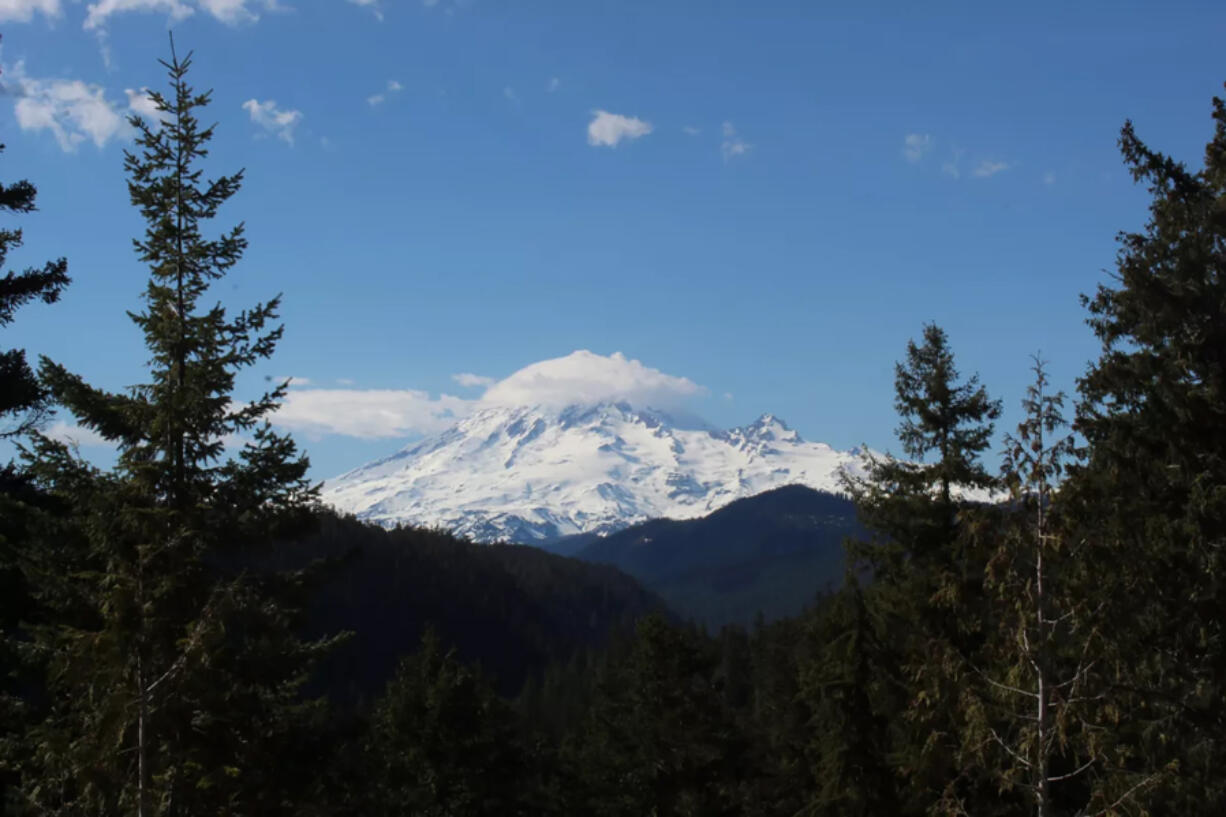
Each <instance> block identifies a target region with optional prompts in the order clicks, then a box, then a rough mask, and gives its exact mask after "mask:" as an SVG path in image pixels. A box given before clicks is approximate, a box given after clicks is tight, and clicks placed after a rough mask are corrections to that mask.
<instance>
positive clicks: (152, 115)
mask: <svg viewBox="0 0 1226 817" xmlns="http://www.w3.org/2000/svg"><path fill="white" fill-rule="evenodd" d="M124 93H125V94H127V95H128V110H130V111H131V112H132V113H134V114H136V115H137V116H142V117H144V118H145V119H149V120H151V121H154V122H156V121H158V120H159V119H162V118H163V117H164V116H165V114H164V113H163V112H162V111H159V110H158V107H157V103H155V102H154V101H153V100H152V99H150V98H149V89H148V88H141V89H140V90H139V91H133V90H132V89H131V88H125V89H124Z"/></svg>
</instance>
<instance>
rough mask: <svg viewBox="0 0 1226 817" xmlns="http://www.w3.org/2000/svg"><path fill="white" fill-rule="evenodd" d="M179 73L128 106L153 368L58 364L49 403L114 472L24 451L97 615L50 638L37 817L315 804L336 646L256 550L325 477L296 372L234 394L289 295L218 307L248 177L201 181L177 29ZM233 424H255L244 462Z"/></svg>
mask: <svg viewBox="0 0 1226 817" xmlns="http://www.w3.org/2000/svg"><path fill="white" fill-rule="evenodd" d="M163 65H164V66H165V67H166V69H167V72H168V74H169V78H170V85H171V92H170V94H168V95H165V96H164V95H162V94H160V93H156V92H155V93H152V94H151V99H152V100H153V102H154V103H155V105H156V107H157V109H158V112H159V120H158V122H157V123H156V124H149V123H147V122H145V121H143V120H141V119H139V118H137V117H132V118H131V119H130V120H129V121H130V123H131V124H132V126H133V127H134V128H135V129H136V130H137V134H138V135H137V140H136V144H137V146H138V148H139V152H138V153H128V154H126V156H125V167H126V168H127V171H128V177H129V182H128V190H129V195H130V198H131V201H132V203H133V204H134V205H136V206H137V207H138V208H139V210H140V211H141V214H142V215H143V216H144V218H145V221H146V223H147V229H146V232H145V234H144V236H143V237H142V238H140V239H137V240H135V241H134V246H135V249H136V251H137V255H138V257H139V258H140V260H141V261H142V262H143V263H145V264H147V265H148V266H149V269H150V280H149V284H148V287H147V288H146V290H145V292H144V296H143V302H144V303H143V308H142V309H141V310H140V311H139V312H136V313H133V314H132V318H133V321H134V322H135V323H136V324H137V326H138V327H140V329H141V330H142V332H143V333H144V336H145V342H146V346H147V348H148V349H149V352H150V364H149V365H150V382H149V383H147V384H145V385H141V386H136V387H133V388H132V389H131V390H130V391H129V392H128V393H125V394H112V393H108V392H105V391H102V390H99V389H96V388H93V387H91V386H89V385H88V384H86V383H85V382H84V381H83V380H82V379H81V378H80V377H78V376H76V375H73V374H70V373H69V372H67V371H66V370H64V369H63V368H62V367H60V366H57V365H55V364H52V363H50V362H48V361H44V363H43V367H42V374H43V376H44V379H45V381H46V382H47V383H48V384H49V386H50V388H51V391H52V393H53V394H54V396H55V398H56V399H57V400H58V401H60V402H61V403H63V404H64V405H65V406H66V407H67V408H69V409H70V410H71V411H72V412H73V414H74V415H76V417H77V418H78V421H79V422H80V423H81V424H82V425H84V426H86V427H88V428H92V429H94V430H96V431H97V432H99V433H100V434H101V435H102V436H104V437H106V438H107V439H109V440H111V441H113V442H114V443H115V444H116V445H117V446H118V449H119V456H118V463H117V465H116V467H115V469H114V471H113V472H109V473H99V472H97V471H95V470H94V469H92V468H90V467H89V466H88V465H86V464H85V463H83V462H81V461H80V460H78V459H77V458H76V457H75V456H74V455H73V453H72V452H70V451H69V450H67V449H66V448H65V447H64V446H62V445H59V444H57V443H55V442H53V441H51V440H48V439H45V438H44V439H41V440H39V442H38V444H37V447H36V450H35V451H34V452H33V454H32V458H31V461H30V462H31V467H32V470H33V473H34V474H35V476H36V478H37V479H38V481H39V484H40V485H41V487H43V488H44V489H45V490H47V491H48V492H49V493H50V494H51V495H52V496H53V497H55V499H56V500H57V501H60V502H62V503H63V504H64V505H65V506H66V507H68V508H69V509H70V510H71V513H72V515H73V516H74V517H75V519H76V520H77V522H78V523H79V524H80V526H81V528H82V529H83V530H84V531H85V533H86V534H87V536H88V549H87V550H86V551H85V552H84V553H78V554H74V559H73V561H70V562H69V563H66V564H61V565H59V567H60V568H61V570H60V575H61V576H62V578H61V581H60V584H59V585H58V586H57V587H53V588H50V589H47V590H45V592H55V593H58V594H60V595H61V596H66V597H71V598H73V599H74V603H75V604H76V605H77V606H78V607H80V608H83V609H84V610H85V611H86V612H87V614H85V615H79V616H75V617H73V618H70V619H67V620H64V619H61V620H60V621H59V622H57V623H56V624H55V626H46V627H42V628H40V629H39V630H38V636H39V642H40V646H41V647H42V649H43V650H44V652H45V654H47V655H49V656H51V672H50V675H49V684H50V692H51V695H52V700H53V706H52V709H51V712H50V714H49V716H48V717H47V719H46V720H45V722H44V723H43V724H41V725H40V727H39V728H38V729H37V730H35V731H34V733H33V734H32V739H33V740H32V743H33V747H32V751H31V753H30V759H29V762H28V764H27V768H26V771H25V781H24V796H25V798H26V803H27V804H28V805H29V806H30V810H31V811H35V812H46V811H57V810H58V811H57V813H63V812H71V813H134V814H137V815H139V817H146V815H155V814H196V813H201V814H202V813H215V814H216V813H259V814H277V813H287V814H300V813H304V812H305V811H308V810H309V809H307V808H306V806H305V804H304V803H303V802H302V799H303V798H304V797H305V796H306V795H305V794H304V792H303V791H302V786H303V784H304V782H305V781H309V780H310V778H311V775H310V774H309V773H308V772H309V768H310V766H309V765H302V766H296V764H297V763H298V762H300V761H302V762H304V763H305V760H306V758H307V757H308V756H309V755H310V753H311V752H310V750H311V748H312V747H311V744H310V742H309V741H307V740H304V736H305V735H307V734H309V729H310V727H311V725H312V723H313V722H314V719H315V718H317V717H318V713H319V710H318V706H317V705H316V704H314V703H312V702H310V701H304V700H303V699H302V695H301V686H302V684H303V683H304V681H305V680H306V677H307V674H308V672H309V669H310V666H311V664H312V661H313V659H314V658H315V657H316V656H318V655H319V654H320V653H321V651H323V650H324V649H326V648H327V646H328V645H327V643H326V642H312V643H304V642H302V641H301V640H299V639H298V638H297V637H296V636H295V634H294V633H295V628H296V626H297V625H298V617H297V612H296V610H297V609H298V607H299V605H300V604H301V602H302V600H303V594H304V592H305V590H304V586H303V581H304V576H303V574H301V573H298V574H274V573H272V572H270V571H268V570H264V569H262V568H261V561H260V560H261V558H263V557H262V554H267V553H268V548H269V546H270V543H272V542H274V541H276V540H277V539H278V538H279V537H282V536H284V535H286V534H288V533H290V532H293V531H296V530H298V529H299V528H300V527H301V526H302V525H303V524H305V523H306V521H307V520H308V519H309V515H310V514H309V512H310V509H311V507H312V506H313V504H314V502H315V490H314V489H313V488H312V487H311V486H310V485H309V484H308V482H307V481H306V479H305V473H306V468H307V462H306V460H305V458H303V457H301V456H299V454H298V453H297V451H296V449H295V446H294V444H293V442H292V441H291V440H290V439H289V438H287V437H283V436H281V435H278V434H277V433H276V432H274V431H273V430H272V429H271V427H270V426H269V424H268V422H267V418H268V415H269V414H270V412H272V411H273V410H274V408H275V407H276V405H277V403H278V401H279V399H280V398H281V397H282V396H283V394H284V390H285V386H284V385H282V386H280V387H278V388H275V389H272V390H271V391H269V392H267V393H265V394H263V395H261V396H259V397H257V398H256V399H254V400H252V401H250V402H243V401H241V400H237V399H236V398H235V395H234V387H235V377H236V375H237V373H238V372H240V371H241V370H243V369H244V368H247V367H250V366H251V365H253V364H255V363H256V362H258V361H260V360H263V359H265V358H267V357H268V356H269V355H271V354H272V352H273V350H274V348H275V346H276V344H277V341H278V340H279V338H280V336H281V332H282V330H281V328H280V327H274V326H273V325H272V324H273V322H274V321H275V320H276V316H277V309H278V303H279V299H273V300H272V301H269V302H266V303H262V304H257V305H256V306H254V307H252V308H251V309H248V310H245V311H242V312H240V313H238V314H237V315H233V316H232V315H230V314H228V313H227V311H226V309H225V308H224V307H222V306H221V305H220V304H216V305H213V306H206V305H204V304H203V303H202V301H203V299H204V298H205V297H206V296H207V294H208V292H209V288H210V285H211V284H213V283H214V282H216V281H217V280H219V279H220V278H222V277H223V276H224V275H225V274H226V273H227V271H229V270H230V268H231V267H233V266H234V265H235V264H236V263H237V262H238V261H239V259H240V257H241V255H242V253H243V250H244V249H245V247H246V239H245V238H244V235H243V228H242V226H241V225H240V226H239V227H236V228H234V229H233V230H230V231H229V232H225V233H223V234H221V235H220V236H219V237H217V238H208V237H206V236H205V234H204V227H205V225H206V223H207V222H208V221H209V220H210V219H212V218H213V217H214V216H216V215H217V213H218V211H219V209H220V207H221V206H222V205H223V204H224V203H225V202H226V201H227V200H228V199H230V198H231V197H232V196H233V195H234V194H235V193H236V192H237V191H238V189H239V187H240V185H241V182H242V174H241V173H238V174H235V175H232V176H220V177H217V178H216V179H213V180H209V181H206V180H205V179H204V176H203V171H202V170H201V169H200V168H199V167H198V163H199V161H200V160H201V159H204V158H205V157H207V155H208V151H207V144H208V142H209V141H210V140H211V139H212V137H213V128H212V127H207V128H203V127H201V126H200V124H199V121H198V119H197V116H196V111H197V109H199V108H200V107H202V106H205V105H207V104H208V102H209V94H208V93H204V94H198V93H196V92H194V91H193V90H192V89H191V87H190V86H189V85H188V84H187V82H186V74H187V72H188V70H189V68H190V65H191V58H190V56H189V57H188V58H186V59H183V60H180V59H179V58H178V57H177V56H176V55H175V53H174V49H173V42H172V47H171V60H170V61H169V62H164V63H163ZM234 435H249V436H248V438H247V439H246V441H245V442H244V443H243V444H242V445H241V448H240V450H238V452H237V453H236V454H228V453H227V451H226V440H227V439H228V438H231V437H233V436H234ZM48 552H54V551H51V550H49V551H48ZM52 572H53V571H52V570H48V571H45V572H44V575H49V574H51V573H52Z"/></svg>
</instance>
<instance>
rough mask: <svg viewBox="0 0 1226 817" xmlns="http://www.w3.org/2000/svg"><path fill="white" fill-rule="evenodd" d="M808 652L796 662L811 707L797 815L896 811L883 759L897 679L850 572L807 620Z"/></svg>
mask: <svg viewBox="0 0 1226 817" xmlns="http://www.w3.org/2000/svg"><path fill="white" fill-rule="evenodd" d="M809 627H810V632H809V638H810V640H812V641H813V642H814V643H815V644H816V649H815V651H814V655H813V656H812V657H811V659H810V660H809V661H807V662H805V664H804V665H803V666H802V667H801V670H800V672H801V695H802V697H803V699H804V700H805V702H806V703H807V704H808V706H809V708H810V710H811V711H812V718H811V721H810V724H809V725H810V730H809V731H810V734H811V736H812V737H811V740H810V745H809V747H808V758H809V764H810V768H811V774H812V777H813V789H814V791H813V795H812V797H811V798H810V799H809V802H808V803H807V804H806V805H805V807H804V810H803V812H802V813H803V814H805V815H809V817H821V816H822V815H830V816H831V817H834V815H840V816H842V815H845V816H846V817H872V815H878V814H899V813H900V811H901V806H900V803H899V793H898V783H899V780H898V778H897V777H896V775H895V774H894V770H893V768H892V767H891V764H890V753H891V749H892V746H891V733H890V723H889V718H890V716H892V715H895V714H897V713H898V712H900V711H901V707H900V706H898V702H897V698H898V688H897V678H895V677H891V675H890V673H889V671H888V667H889V664H888V662H885V661H882V660H881V658H882V657H883V651H884V650H885V643H884V641H883V639H882V638H881V622H880V621H879V620H876V616H875V615H874V609H873V608H872V607H871V606H870V602H869V601H868V600H867V599H866V598H865V595H864V591H863V589H862V588H861V587H860V585H859V582H858V581H857V580H856V579H855V576H854V575H851V576H849V577H848V580H847V583H846V585H845V587H844V588H843V589H842V590H841V591H840V592H839V593H837V594H836V595H835V596H833V597H832V598H831V599H830V600H829V601H828V602H827V603H826V604H825V605H824V606H823V607H821V608H819V610H818V611H816V614H815V615H814V616H813V617H812V620H811V621H810V624H809Z"/></svg>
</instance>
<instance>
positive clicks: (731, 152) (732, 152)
mask: <svg viewBox="0 0 1226 817" xmlns="http://www.w3.org/2000/svg"><path fill="white" fill-rule="evenodd" d="M722 130H723V134H724V141H723V142H722V143H721V144H720V146H719V153H720V155H721V156H723V157H724V161H725V162H726V161H728V160H729V159H732V158H734V157H736V156H743V155H745V154H746V153H748V152H749V150H750V148H752V147H753V145H751V144H749V143H748V142H746V141H745V140H743V139H741V137H739V136H737V134H736V128H734V127H733V126H732V123H731V122H725V123H724V124H723V128H722Z"/></svg>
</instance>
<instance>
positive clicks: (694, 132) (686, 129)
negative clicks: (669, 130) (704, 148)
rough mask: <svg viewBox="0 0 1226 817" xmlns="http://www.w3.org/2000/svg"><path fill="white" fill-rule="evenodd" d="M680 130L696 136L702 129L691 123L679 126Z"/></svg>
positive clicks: (687, 134)
mask: <svg viewBox="0 0 1226 817" xmlns="http://www.w3.org/2000/svg"><path fill="white" fill-rule="evenodd" d="M681 132H682V133H684V134H685V135H686V136H697V135H698V134H700V133H702V130H701V129H700V128H696V127H694V126H693V125H685V126H683V127H682V128H681Z"/></svg>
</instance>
